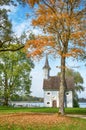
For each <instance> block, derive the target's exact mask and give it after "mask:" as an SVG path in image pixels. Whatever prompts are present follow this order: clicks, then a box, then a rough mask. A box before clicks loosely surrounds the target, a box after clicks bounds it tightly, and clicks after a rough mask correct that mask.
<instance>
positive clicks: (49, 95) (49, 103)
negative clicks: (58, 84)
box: [44, 91, 59, 107]
mask: <svg viewBox="0 0 86 130" xmlns="http://www.w3.org/2000/svg"><path fill="white" fill-rule="evenodd" d="M53 101H56V107H58V106H59V94H58V91H44V106H45V107H53Z"/></svg>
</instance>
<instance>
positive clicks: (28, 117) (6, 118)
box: [0, 113, 70, 126]
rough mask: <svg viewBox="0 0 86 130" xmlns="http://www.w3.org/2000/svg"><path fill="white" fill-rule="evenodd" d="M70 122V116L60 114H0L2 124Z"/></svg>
mask: <svg viewBox="0 0 86 130" xmlns="http://www.w3.org/2000/svg"><path fill="white" fill-rule="evenodd" d="M61 122H62V123H66V122H67V123H70V118H69V117H65V116H64V117H62V116H58V114H34V113H29V114H28V113H18V114H3V115H1V114H0V124H4V123H7V124H17V125H19V124H21V125H23V126H24V125H25V126H26V125H27V124H34V123H35V124H39V123H40V124H49V125H52V124H57V123H61Z"/></svg>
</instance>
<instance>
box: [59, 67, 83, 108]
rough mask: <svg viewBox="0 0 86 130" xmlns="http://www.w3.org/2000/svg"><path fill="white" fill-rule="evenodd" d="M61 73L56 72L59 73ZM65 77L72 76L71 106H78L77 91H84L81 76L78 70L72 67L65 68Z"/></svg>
mask: <svg viewBox="0 0 86 130" xmlns="http://www.w3.org/2000/svg"><path fill="white" fill-rule="evenodd" d="M60 74H61V73H58V75H60ZM65 76H66V77H70V76H71V77H73V78H74V90H73V107H79V104H78V94H77V92H81V91H84V87H83V78H82V76H81V75H80V73H79V72H76V71H74V70H73V69H66V71H65Z"/></svg>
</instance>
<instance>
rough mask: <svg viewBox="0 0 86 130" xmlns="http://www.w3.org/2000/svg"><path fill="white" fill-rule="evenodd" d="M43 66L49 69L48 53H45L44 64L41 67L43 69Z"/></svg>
mask: <svg viewBox="0 0 86 130" xmlns="http://www.w3.org/2000/svg"><path fill="white" fill-rule="evenodd" d="M45 68H47V69H51V68H50V66H49V62H48V55H46V60H45V65H44V67H43V69H45Z"/></svg>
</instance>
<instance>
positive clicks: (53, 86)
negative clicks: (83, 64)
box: [43, 76, 74, 91]
mask: <svg viewBox="0 0 86 130" xmlns="http://www.w3.org/2000/svg"><path fill="white" fill-rule="evenodd" d="M66 85H67V90H73V89H74V79H73V77H67V78H66ZM59 87H60V77H59V76H52V77H49V79H44V82H43V89H44V90H52V91H53V90H59Z"/></svg>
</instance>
